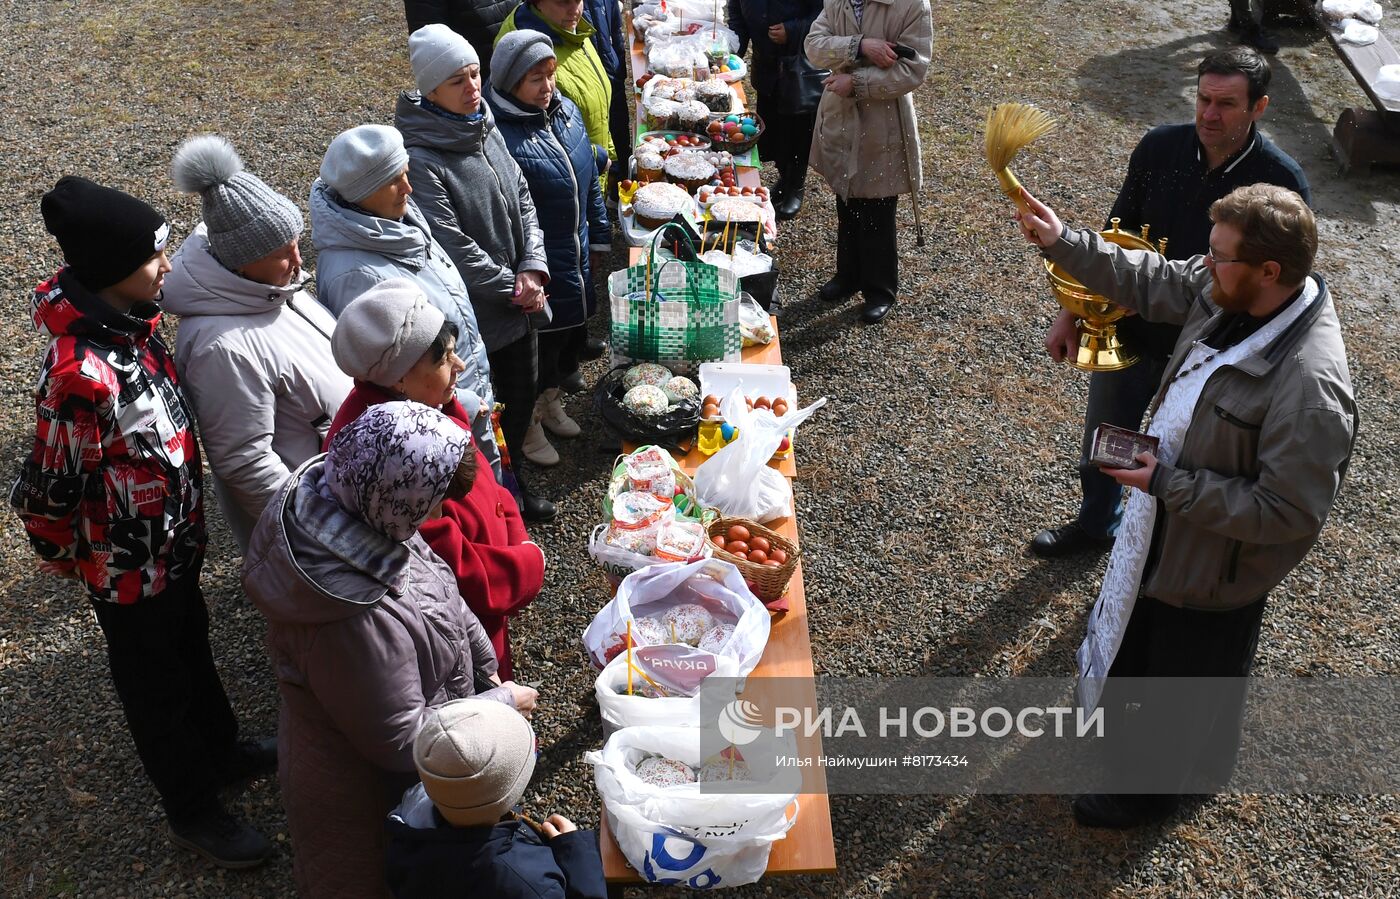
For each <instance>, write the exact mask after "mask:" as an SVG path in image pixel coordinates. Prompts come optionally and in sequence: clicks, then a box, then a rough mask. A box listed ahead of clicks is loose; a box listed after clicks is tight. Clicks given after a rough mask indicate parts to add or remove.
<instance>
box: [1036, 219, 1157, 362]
mask: <svg viewBox="0 0 1400 899" xmlns="http://www.w3.org/2000/svg"><path fill="white" fill-rule="evenodd" d="M1119 221H1120V220H1119V219H1117V218H1113V219H1110V220H1109V224H1110V226H1111V227H1110V228H1109V229H1108V230H1107V231H1100V232H1099V236H1100V237H1102V238H1103V239H1104V240H1106V241H1108V242H1109V243H1114V244H1117V245H1118V246H1120V247H1123V248H1125V249H1128V250H1148V251H1156V252H1159V253H1164V254H1165V253H1166V252H1167V239H1166V238H1165V237H1164V238H1162V239H1161V240H1160V241H1158V242H1157V245H1156V246H1153V245H1152V242H1151V241H1149V240H1148V239H1147V230H1148V227H1149V226H1147V225H1143V226H1142V236H1141V237H1139V236H1138V235H1136V234H1132V233H1130V232H1128V231H1123V230H1120V229H1119V227H1118V223H1119ZM1045 276H1046V277H1047V278H1048V279H1050V291H1051V292H1052V293H1054V294H1055V299H1056V300H1058V301H1059V303H1060V305H1061V306H1063V307H1064V308H1066V309H1068V310H1069V311H1070V312H1071V313H1072V314H1073V315H1074V316H1075V317H1076V318H1078V319H1079V321H1078V322H1077V323H1076V324H1075V328H1074V329H1075V332H1076V333H1077V334H1078V336H1079V350H1078V352H1076V353H1075V355H1074V356H1073V357H1072V358H1071V359H1069V360H1068V361H1069V364H1070V365H1073V366H1074V367H1075V368H1077V369H1080V370H1081V371H1118V370H1120V369H1124V368H1127V367H1128V366H1130V365H1132V364H1133V363H1134V362H1137V361H1138V357H1137V356H1136V355H1134V354H1132V353H1129V352H1128V351H1126V350H1125V349H1123V344H1122V342H1121V341H1120V340H1119V339H1118V325H1117V324H1116V323H1117V321H1118V320H1119V319H1121V318H1122V317H1123V316H1125V315H1127V314H1128V310H1127V309H1125V308H1124V307H1122V306H1119V305H1118V304H1117V303H1114V302H1113V301H1112V300H1109V299H1107V298H1106V297H1101V296H1099V295H1098V294H1095V293H1090V292H1089V290H1088V288H1086V287H1085V286H1084V285H1083V284H1080V283H1079V282H1078V281H1076V280H1075V279H1074V278H1073V277H1071V276H1070V275H1069V274H1067V273H1066V272H1065V271H1064V270H1063V269H1061V268H1060V267H1059V266H1058V265H1056V264H1055V263H1053V262H1051V261H1050V260H1049V259H1046V260H1045Z"/></svg>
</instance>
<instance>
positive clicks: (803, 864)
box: [598, 17, 836, 884]
mask: <svg viewBox="0 0 1400 899" xmlns="http://www.w3.org/2000/svg"><path fill="white" fill-rule="evenodd" d="M627 33H628V35H629V36H630V37H631V38H632V60H631V62H632V82H631V84H632V85H635V84H636V79H637V78H638V77H639V76H640V75H642V74H643V73H644V72H646V71H647V61H646V53H645V52H644V49H643V44H642V42H641V41H640V40H638V39H637V37H636V34H635V33H634V32H633V31H632V23H631V19H630V17H629V18H628V22H627ZM735 89H736V90H737V91H738V93H739V97H740V99H741V100H743V102H744V103H745V105H746V106H747V100H744V89H743V86H742V85H739V84H736V85H735ZM641 117H642V112H641V109H640V108H638V110H637V115H636V118H635V120H634V123H633V124H634V126H635V127H636V128H637V130H638V133H640V131H641V130H644V127H643V125H642V122H641ZM737 174H738V179H737V180H738V181H739V182H740V183H741V184H747V185H751V186H754V187H756V186H758V184H759V183H760V181H759V173H758V169H756V168H751V167H747V166H744V167H740V168H739V170H738V173H737ZM641 253H642V250H641V249H640V248H638V247H633V248H632V251H631V254H630V259H629V264H635V263H636V262H637V261H638V259H639V258H640V257H641ZM770 321H771V323H772V325H773V333H774V334H777V333H778V322H777V320H776V319H770ZM743 361H745V362H750V363H755V364H762V365H781V364H782V361H783V355H782V345H781V343H780V342H779V340H778V339H777V338H775V339H774V340H773V342H772V343H769V344H767V345H766V346H756V347H749V348H747V349H745V350H744V355H743ZM798 399H799V401H800V400H801V399H802V397H801V396H800V395H799V396H798ZM625 448H626V449H627V450H629V451H630V450H632V449H634V448H635V447H632V446H627V447H625ZM795 456H796V451H794V452H793V453H792V454H791V455H789V457H788V458H787V459H785V460H782V461H781V462H774V463H771V464H773V465H774V467H776V468H777V469H778V470H779V471H781V472H782V473H783V474H784V475H786V476H787V477H788V478H793V477H796V475H797V467H796V461H795ZM706 458H708V457H706V456H705V455H704V454H703V453H701V452H700V451H699V450H698V449H695V448H694V447H692V448H691V450H690V452H689V453H688V454H687V455H686V456H685V457H684V458H682V459H680V460H678V461H679V462H680V464H681V466H682V467H683V468H684V469H685V470H686V471H687V472H688V473H690V474H692V475H693V474H694V473H695V470H696V469H697V468H698V467H699V466H700V464H701V463H702V462H704V461H705V459H706ZM768 526H769V527H771V528H773V530H775V531H777V532H778V533H780V534H782V535H783V536H784V537H786V538H787V539H789V540H791V541H792V542H794V543H797V544H798V545H799V546H800V545H801V541H800V540H799V539H798V534H797V521H796V519H795V518H793V517H788V518H781V519H778V520H777V521H771V522H768ZM787 595H788V610H787V611H786V612H775V613H774V614H773V618H772V629H771V630H770V631H769V634H768V645H767V646H766V647H765V648H764V651H763V657H762V658H761V659H760V660H759V663H758V666H757V667H756V668H755V669H754V670H753V673H752V674H750V675H749V683H750V686H751V687H753V686H756V684H755V682H758V681H761V680H762V679H766V678H797V679H803V680H805V682H806V684H808V685H810V686H809V687H808V688H807V689H806V690H805V691H804V692H805V693H806V695H805V696H798V695H794V693H793V691H792V690H791V686H792V685H791V684H787V685H785V691H784V695H785V696H786V697H789V698H790V699H792V700H794V701H796V702H807V703H810V704H815V701H816V696H815V692H816V688H815V684H813V682H812V676H813V673H814V672H813V668H812V641H811V637H810V635H809V633H808V629H807V597H806V593H805V592H804V590H803V582H802V565H801V563H800V562H799V563H798V565H797V568H796V570H795V571H794V572H793V576H792V581H791V582H790V583H789V585H788V594H787ZM748 692H749V691H748V690H747V689H746V691H745V693H746V694H747V693H748ZM797 737H798V750H799V753H800V754H801V755H803V756H805V757H808V758H815V757H817V756H819V755H821V737H820V736H819V735H815V734H814V735H812V736H810V737H808V736H804V735H803V734H802V732H801V731H798V732H797ZM803 790H804V792H803V793H801V794H799V795H798V803H799V809H798V813H797V820H796V822H795V823H794V824H793V826H792V829H791V830H790V831H788V833H787V836H786V837H785V838H784V839H782V840H779V841H778V842H776V843H774V844H773V850H772V852H771V853H770V854H769V856H768V871H767V874H768V875H769V876H775V875H792V874H834V873H835V872H836V846H835V840H834V839H833V837H832V832H831V802H830V799H829V798H828V796H827V794H826V776H825V773H824V772H823V770H822V769H821V768H820V767H812V768H806V769H804V770H803ZM598 831H599V836H600V840H599V844H600V846H601V849H602V853H603V874H604V875H605V876H606V878H607V880H608V882H609V883H611V884H624V883H640V882H642V879H641V877H640V875H638V873H637V872H636V871H635V870H634V869H633V868H632V867H631V866H630V865H629V864H628V863H627V859H626V857H625V856H623V854H622V850H621V849H619V848H618V845H617V841H616V840H615V839H613V837H612V834H611V833H610V832H609V830H608V821H607V815H606V813H605V814H603V815H601V816H600V821H599V827H598Z"/></svg>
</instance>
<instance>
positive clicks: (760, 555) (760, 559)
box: [749, 549, 768, 565]
mask: <svg viewBox="0 0 1400 899" xmlns="http://www.w3.org/2000/svg"><path fill="white" fill-rule="evenodd" d="M749 561H750V562H754V563H756V564H759V565H762V564H763V563H764V562H767V561H768V553H766V552H764V551H763V550H761V549H750V550H749Z"/></svg>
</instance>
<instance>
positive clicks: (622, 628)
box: [583, 559, 770, 677]
mask: <svg viewBox="0 0 1400 899" xmlns="http://www.w3.org/2000/svg"><path fill="white" fill-rule="evenodd" d="M687 603H695V604H696V605H701V606H704V607H705V608H706V609H707V610H709V611H710V612H711V613H712V614H715V615H716V616H717V617H719V618H721V619H723V621H724V623H726V624H728V623H729V622H730V621H731V620H732V621H733V622H734V634H733V636H732V637H731V638H730V639H729V641H728V642H726V643H725V645H724V646H723V648H722V649H721V650H720V652H719V653H716V654H717V655H727V656H730V657H731V658H733V659H734V660H735V661H737V662H738V668H737V669H736V670H735V671H734V672H733V676H735V677H747V676H748V674H749V672H750V671H752V670H753V669H754V666H755V665H757V664H758V660H759V657H760V656H762V655H763V648H764V647H765V646H767V645H768V630H769V627H770V622H769V620H768V609H766V608H765V607H764V605H763V602H762V601H761V600H760V599H759V598H758V597H756V596H754V595H753V591H752V590H750V589H749V588H748V585H747V584H745V583H744V576H743V575H741V574H740V573H739V569H737V568H735V567H734V566H733V565H731V564H730V563H728V562H722V561H720V560H718V559H701V560H700V561H698V562H669V563H666V564H664V565H651V566H648V567H645V568H642V569H639V570H638V571H634V572H633V573H632V574H629V575H628V576H627V577H625V578H623V579H622V584H621V585H619V586H618V588H617V595H616V596H614V597H613V598H612V600H611V601H609V602H608V604H607V605H605V606H603V608H602V609H601V610H600V611H599V612H598V614H597V615H595V616H593V620H592V621H591V622H589V624H588V627H587V628H586V629H585V630H584V632H583V646H584V648H585V649H586V650H587V651H588V656H589V659H590V660H591V661H592V662H593V667H595V668H598V669H600V670H601V669H602V668H604V667H605V666H606V665H607V664H608V662H610V661H611V660H612V659H613V657H615V656H616V655H617V654H618V653H620V652H622V650H623V649H624V648H625V647H626V643H627V623H628V622H629V621H635V620H636V619H637V618H645V617H647V616H648V615H652V614H658V613H660V612H662V611H664V610H665V609H668V608H672V607H674V606H678V605H684V604H687Z"/></svg>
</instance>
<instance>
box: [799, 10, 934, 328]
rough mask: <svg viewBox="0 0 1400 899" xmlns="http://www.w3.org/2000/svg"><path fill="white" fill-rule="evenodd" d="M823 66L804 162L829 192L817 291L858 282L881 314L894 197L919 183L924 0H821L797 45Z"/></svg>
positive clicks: (889, 287)
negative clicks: (832, 212)
mask: <svg viewBox="0 0 1400 899" xmlns="http://www.w3.org/2000/svg"><path fill="white" fill-rule="evenodd" d="M803 47H804V49H805V50H806V51H807V59H808V60H809V61H811V63H812V65H814V66H816V67H818V68H824V69H831V77H830V78H827V79H826V82H825V84H826V92H825V93H824V94H823V95H822V100H821V105H820V106H818V107H817V127H816V133H815V135H814V137H813V140H812V157H811V164H812V168H814V169H816V170H817V171H818V172H819V173H821V175H822V177H823V178H825V179H826V183H827V184H829V185H831V190H832V191H833V192H834V193H835V194H836V219H837V223H838V225H837V241H836V274H835V276H834V277H833V278H832V279H831V280H830V281H828V282H827V283H826V284H825V285H824V286H823V287H822V289H821V298H822V299H823V300H826V301H827V302H832V303H836V302H840V301H842V300H845V299H847V298H848V297H850V296H852V295H853V294H855V293H856V292H857V291H859V292H860V293H861V295H862V297H863V298H864V300H865V307H864V308H863V309H862V311H861V317H862V318H863V319H864V320H865V321H867V322H869V323H871V324H874V323H876V322H878V321H880V320H881V319H883V318H884V317H885V313H887V312H889V310H890V307H891V306H892V305H894V301H895V296H896V294H897V293H898V291H899V254H898V249H897V247H896V243H895V203H896V201H897V200H898V199H899V195H900V194H904V193H915V194H916V193H917V192H918V190H919V187H920V184H921V182H922V169H921V168H920V165H919V126H918V122H917V121H916V120H915V118H914V100H913V98H912V97H911V96H910V95H911V94H912V93H913V91H914V90H915V89H916V88H918V86H919V85H921V84H923V82H924V76H925V75H926V74H927V73H928V64H929V56H930V54H932V52H933V17H932V15H931V13H930V12H929V5H928V0H826V2H825V5H824V6H823V8H822V11H821V14H820V15H818V16H817V20H816V21H815V22H814V23H812V29H811V31H810V32H808V34H807V40H806V43H805V44H804V45H803Z"/></svg>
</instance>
